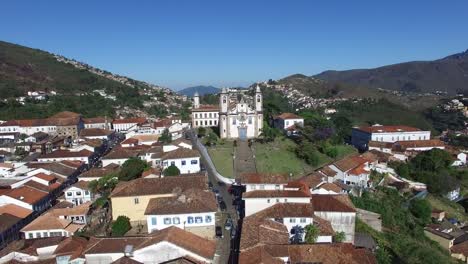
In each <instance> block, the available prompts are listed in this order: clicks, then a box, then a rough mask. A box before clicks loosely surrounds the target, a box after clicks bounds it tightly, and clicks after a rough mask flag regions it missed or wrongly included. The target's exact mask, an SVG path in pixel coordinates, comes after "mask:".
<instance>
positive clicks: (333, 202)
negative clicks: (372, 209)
mask: <svg viewBox="0 0 468 264" xmlns="http://www.w3.org/2000/svg"><path fill="white" fill-rule="evenodd" d="M312 204H313V205H314V210H315V211H316V212H350V213H354V212H356V209H355V207H354V205H353V203H352V202H351V200H350V199H349V197H348V195H347V194H331V195H322V194H312Z"/></svg>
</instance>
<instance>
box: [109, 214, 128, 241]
mask: <svg viewBox="0 0 468 264" xmlns="http://www.w3.org/2000/svg"><path fill="white" fill-rule="evenodd" d="M131 228H132V226H131V225H130V218H128V217H127V216H124V215H120V216H118V217H117V219H116V220H115V221H114V222H113V223H112V228H111V229H112V231H111V232H112V236H123V235H125V233H127V232H128V230H130V229H131Z"/></svg>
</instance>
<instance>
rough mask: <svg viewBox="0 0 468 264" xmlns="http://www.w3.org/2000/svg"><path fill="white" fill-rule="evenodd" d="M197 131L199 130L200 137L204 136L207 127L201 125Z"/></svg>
mask: <svg viewBox="0 0 468 264" xmlns="http://www.w3.org/2000/svg"><path fill="white" fill-rule="evenodd" d="M197 132H198V136H199V137H204V136H205V135H206V128H204V127H199V128H198V129H197Z"/></svg>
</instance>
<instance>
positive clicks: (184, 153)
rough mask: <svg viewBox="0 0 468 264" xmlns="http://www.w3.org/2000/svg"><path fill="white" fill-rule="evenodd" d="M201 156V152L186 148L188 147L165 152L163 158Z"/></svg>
mask: <svg viewBox="0 0 468 264" xmlns="http://www.w3.org/2000/svg"><path fill="white" fill-rule="evenodd" d="M196 157H200V153H199V152H198V151H196V150H192V149H186V148H178V149H176V150H173V151H169V152H166V153H164V155H163V156H162V159H163V160H168V159H184V158H196Z"/></svg>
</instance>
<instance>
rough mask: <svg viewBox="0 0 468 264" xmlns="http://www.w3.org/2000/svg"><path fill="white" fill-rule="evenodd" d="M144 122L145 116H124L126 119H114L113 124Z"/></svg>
mask: <svg viewBox="0 0 468 264" xmlns="http://www.w3.org/2000/svg"><path fill="white" fill-rule="evenodd" d="M145 122H146V118H144V117H138V118H126V119H114V121H112V123H113V124H143V123H145Z"/></svg>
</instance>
